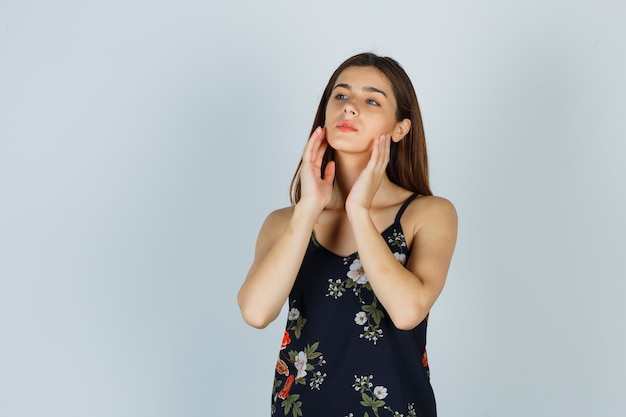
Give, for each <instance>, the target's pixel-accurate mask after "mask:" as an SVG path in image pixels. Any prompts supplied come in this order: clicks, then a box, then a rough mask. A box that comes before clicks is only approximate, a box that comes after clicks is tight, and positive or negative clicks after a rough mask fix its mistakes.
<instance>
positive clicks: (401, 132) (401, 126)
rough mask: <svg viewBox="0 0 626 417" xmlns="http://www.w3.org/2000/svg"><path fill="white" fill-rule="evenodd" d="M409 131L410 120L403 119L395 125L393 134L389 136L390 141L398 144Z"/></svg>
mask: <svg viewBox="0 0 626 417" xmlns="http://www.w3.org/2000/svg"><path fill="white" fill-rule="evenodd" d="M409 130H411V120H410V119H404V120H401V121H399V122H398V123H396V127H395V128H394V130H393V134H392V135H391V140H392V141H394V142H400V141H401V140H402V139H404V137H405V136H406V134H407V133H409Z"/></svg>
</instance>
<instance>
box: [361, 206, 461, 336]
mask: <svg viewBox="0 0 626 417" xmlns="http://www.w3.org/2000/svg"><path fill="white" fill-rule="evenodd" d="M403 219H404V220H405V221H403V223H409V224H415V230H413V241H412V244H411V255H410V256H409V259H408V261H407V264H406V267H405V266H403V265H402V264H401V263H400V262H399V261H398V260H397V259H396V258H395V257H394V256H393V254H392V253H391V251H390V250H389V247H388V246H387V243H386V242H385V240H384V239H383V237H382V236H381V235H380V233H379V232H378V230H377V229H376V227H375V226H374V223H373V222H372V219H371V217H370V215H369V211H364V210H354V211H353V212H352V215H351V218H350V221H351V223H352V225H353V230H354V236H355V239H356V242H357V248H358V251H359V256H360V259H361V264H362V265H363V269H364V271H365V273H366V274H367V278H368V281H369V282H370V285H371V286H372V289H373V291H374V293H375V294H376V297H377V298H378V300H379V301H380V303H381V304H382V305H383V306H384V307H385V309H386V310H387V312H388V314H389V317H390V318H391V320H392V321H393V323H394V325H395V326H396V327H397V328H399V329H403V330H409V329H412V328H414V327H415V326H417V325H418V324H420V323H421V322H422V320H423V319H424V318H425V317H426V315H427V314H428V312H429V311H430V309H431V307H432V306H433V304H434V303H435V300H436V299H437V297H438V296H439V294H440V293H441V290H442V289H443V286H444V283H445V280H446V276H447V273H448V268H449V266H450V261H451V259H452V253H453V252H454V246H455V244H456V236H457V214H456V210H455V209H454V206H453V205H452V204H451V203H450V202H449V201H448V200H445V199H443V198H439V197H430V196H429V197H421V198H419V199H417V200H416V201H414V202H412V203H411V205H410V206H409V208H408V209H407V211H406V212H405V214H404V217H403Z"/></svg>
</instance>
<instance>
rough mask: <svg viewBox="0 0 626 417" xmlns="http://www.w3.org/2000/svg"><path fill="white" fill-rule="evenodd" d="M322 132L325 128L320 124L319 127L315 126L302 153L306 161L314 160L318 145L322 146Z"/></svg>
mask: <svg viewBox="0 0 626 417" xmlns="http://www.w3.org/2000/svg"><path fill="white" fill-rule="evenodd" d="M322 133H323V129H322V128H321V127H320V126H318V127H317V128H315V130H314V131H313V133H312V134H311V137H310V138H309V140H308V141H307V143H306V145H305V147H304V152H303V154H302V157H303V159H304V160H305V161H312V160H313V158H314V157H315V154H316V151H317V149H318V147H319V146H320V139H321V138H322V136H323V135H322Z"/></svg>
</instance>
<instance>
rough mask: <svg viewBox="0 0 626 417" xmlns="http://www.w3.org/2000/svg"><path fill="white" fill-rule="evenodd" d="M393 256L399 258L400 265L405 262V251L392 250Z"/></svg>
mask: <svg viewBox="0 0 626 417" xmlns="http://www.w3.org/2000/svg"><path fill="white" fill-rule="evenodd" d="M393 256H394V257H395V258H396V259H397V260H399V261H400V263H401V264H402V265H404V264H405V263H406V254H405V253H399V252H394V253H393Z"/></svg>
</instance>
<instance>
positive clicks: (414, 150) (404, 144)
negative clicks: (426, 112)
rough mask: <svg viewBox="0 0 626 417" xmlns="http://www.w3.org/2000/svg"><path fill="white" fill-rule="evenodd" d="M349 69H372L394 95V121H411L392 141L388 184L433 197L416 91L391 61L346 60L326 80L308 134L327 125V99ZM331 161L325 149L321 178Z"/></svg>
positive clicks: (296, 187)
mask: <svg viewBox="0 0 626 417" xmlns="http://www.w3.org/2000/svg"><path fill="white" fill-rule="evenodd" d="M348 67H374V68H376V69H378V70H379V71H380V72H382V73H383V74H385V76H386V77H387V78H388V79H389V81H390V82H391V85H392V86H393V93H394V96H395V98H396V103H397V106H398V108H397V110H396V119H397V120H398V121H400V120H404V119H409V120H411V129H410V130H409V132H408V133H407V134H406V136H405V137H404V138H403V139H402V140H401V141H399V142H393V141H392V142H391V155H390V159H389V165H388V166H387V176H388V177H389V180H391V182H393V183H395V184H397V185H399V186H400V187H402V188H405V189H407V190H410V191H414V192H417V193H419V194H422V195H432V191H431V190H430V184H429V180H428V156H427V153H426V138H425V136H424V126H423V125H422V114H421V113H420V109H419V104H418V102H417V96H416V95H415V89H414V88H413V83H411V80H410V78H409V76H408V75H407V74H406V72H405V71H404V69H403V68H402V67H401V66H400V64H399V63H398V62H397V61H395V60H394V59H393V58H389V57H381V56H378V55H375V54H373V53H361V54H358V55H355V56H353V57H351V58H348V59H347V60H345V61H344V62H343V63H342V64H341V65H340V66H339V67H338V68H337V69H336V70H335V72H334V73H333V75H332V76H331V77H330V80H328V84H327V85H326V88H325V89H324V93H323V94H322V99H321V100H320V104H319V106H318V107H317V113H316V114H315V120H314V121H313V126H312V128H311V134H313V131H314V130H315V128H317V127H318V126H324V124H325V122H326V105H327V104H328V100H330V95H331V94H332V91H333V88H334V86H335V83H336V81H337V78H339V75H340V74H341V73H342V72H343V71H344V70H345V69H346V68H348ZM333 159H334V149H332V148H331V147H330V146H329V147H328V148H327V149H326V153H325V154H324V159H323V162H322V171H321V175H323V172H324V168H325V166H326V164H327V163H328V161H332V160H333ZM301 168H302V159H300V163H299V164H298V168H297V169H296V172H295V174H294V176H293V179H292V180H291V186H290V190H291V193H290V199H291V204H296V203H297V202H298V201H299V200H300V195H301V184H300V169H301Z"/></svg>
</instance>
